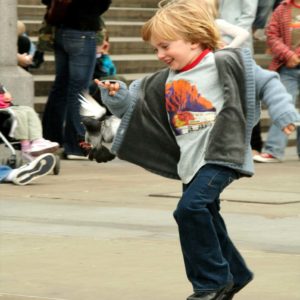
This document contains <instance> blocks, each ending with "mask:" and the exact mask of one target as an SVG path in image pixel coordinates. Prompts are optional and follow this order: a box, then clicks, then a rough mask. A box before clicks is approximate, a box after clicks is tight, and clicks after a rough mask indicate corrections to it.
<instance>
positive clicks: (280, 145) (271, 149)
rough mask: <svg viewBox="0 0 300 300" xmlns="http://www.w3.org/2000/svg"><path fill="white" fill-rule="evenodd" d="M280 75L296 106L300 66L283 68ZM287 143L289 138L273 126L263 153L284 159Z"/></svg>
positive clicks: (299, 132) (299, 143) (299, 131)
mask: <svg viewBox="0 0 300 300" xmlns="http://www.w3.org/2000/svg"><path fill="white" fill-rule="evenodd" d="M279 75H280V80H281V82H282V83H283V85H284V86H285V88H286V90H287V92H288V93H290V94H291V95H292V97H293V101H294V104H295V105H296V101H297V99H298V96H299V90H300V66H298V67H297V68H293V69H290V68H286V67H282V68H281V69H280V70H279ZM287 142H288V137H287V136H286V135H285V134H284V133H283V131H282V130H281V129H279V128H278V127H277V126H275V125H274V124H273V125H271V127H270V130H269V132H268V136H267V140H266V143H265V146H264V149H263V152H266V153H269V154H272V155H273V156H275V157H277V158H279V159H282V158H283V157H284V150H285V148H286V146H287ZM297 153H298V156H299V157H300V127H298V128H297Z"/></svg>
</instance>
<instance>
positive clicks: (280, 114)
mask: <svg viewBox="0 0 300 300" xmlns="http://www.w3.org/2000/svg"><path fill="white" fill-rule="evenodd" d="M255 83H256V90H257V97H258V98H259V99H260V100H261V101H262V102H263V103H264V104H265V105H266V106H267V108H268V112H269V115H270V117H271V119H272V121H273V123H274V124H275V125H276V126H277V127H278V128H280V129H281V130H282V131H283V132H284V133H285V134H287V135H289V134H291V133H292V132H293V131H294V130H295V129H296V126H299V122H300V115H299V113H298V112H297V110H296V108H295V104H294V103H293V99H292V96H291V95H290V94H289V93H288V92H287V91H286V89H285V87H284V85H283V84H282V83H281V81H280V78H279V75H278V74H277V73H276V72H273V71H269V70H265V69H263V68H261V67H259V66H256V68H255Z"/></svg>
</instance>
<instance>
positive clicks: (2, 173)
mask: <svg viewBox="0 0 300 300" xmlns="http://www.w3.org/2000/svg"><path fill="white" fill-rule="evenodd" d="M11 171H12V168H11V167H9V166H5V165H0V182H4V181H5V178H6V177H7V176H8V175H9V173H10V172H11Z"/></svg>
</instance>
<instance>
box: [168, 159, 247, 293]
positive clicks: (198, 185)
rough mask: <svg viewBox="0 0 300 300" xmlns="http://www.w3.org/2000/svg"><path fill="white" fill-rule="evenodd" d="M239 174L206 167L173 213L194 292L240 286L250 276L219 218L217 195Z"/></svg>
mask: <svg viewBox="0 0 300 300" xmlns="http://www.w3.org/2000/svg"><path fill="white" fill-rule="evenodd" d="M237 178H238V174H237V173H236V172H235V171H234V170H232V169H230V168H226V167H222V166H217V165H212V164H208V165H205V166H204V167H202V168H201V169H200V170H199V172H198V173H197V175H196V176H195V178H194V179H193V180H192V182H190V183H189V184H188V185H185V186H184V190H183V195H182V198H181V199H180V201H179V203H178V206H177V208H176V210H175V212H174V217H175V220H176V222H177V224H178V229H179V236H180V243H181V248H182V253H183V257H184V263H185V268H186V274H187V277H188V279H189V280H190V282H191V283H192V285H193V289H194V291H196V292H200V291H214V290H218V289H220V288H222V287H224V286H226V285H227V284H229V283H231V282H233V283H234V285H235V286H237V287H238V286H242V285H243V284H244V283H245V282H247V281H249V279H250V278H251V277H252V273H251V272H250V271H249V269H248V268H247V266H246V264H245V261H244V259H243V258H242V256H241V255H240V253H239V252H238V250H237V249H236V247H235V246H234V244H233V243H232V241H231V239H230V237H229V235H228V232H227V229H226V226H225V223H224V220H223V218H222V216H221V214H220V194H221V192H222V191H223V190H224V188H225V187H226V186H228V185H229V184H230V183H231V182H232V181H233V180H235V179H237Z"/></svg>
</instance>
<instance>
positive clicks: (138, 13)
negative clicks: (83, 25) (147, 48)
mask: <svg viewBox="0 0 300 300" xmlns="http://www.w3.org/2000/svg"><path fill="white" fill-rule="evenodd" d="M17 8H18V18H19V19H20V20H23V21H25V20H34V21H41V20H42V19H43V17H44V14H45V12H46V7H45V6H44V5H18V7H17ZM154 12H155V9H154V8H142V7H110V8H109V10H108V11H107V12H105V14H103V18H104V20H115V21H130V20H136V21H137V20H139V21H146V20H148V19H149V18H151V16H153V14H154Z"/></svg>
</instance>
